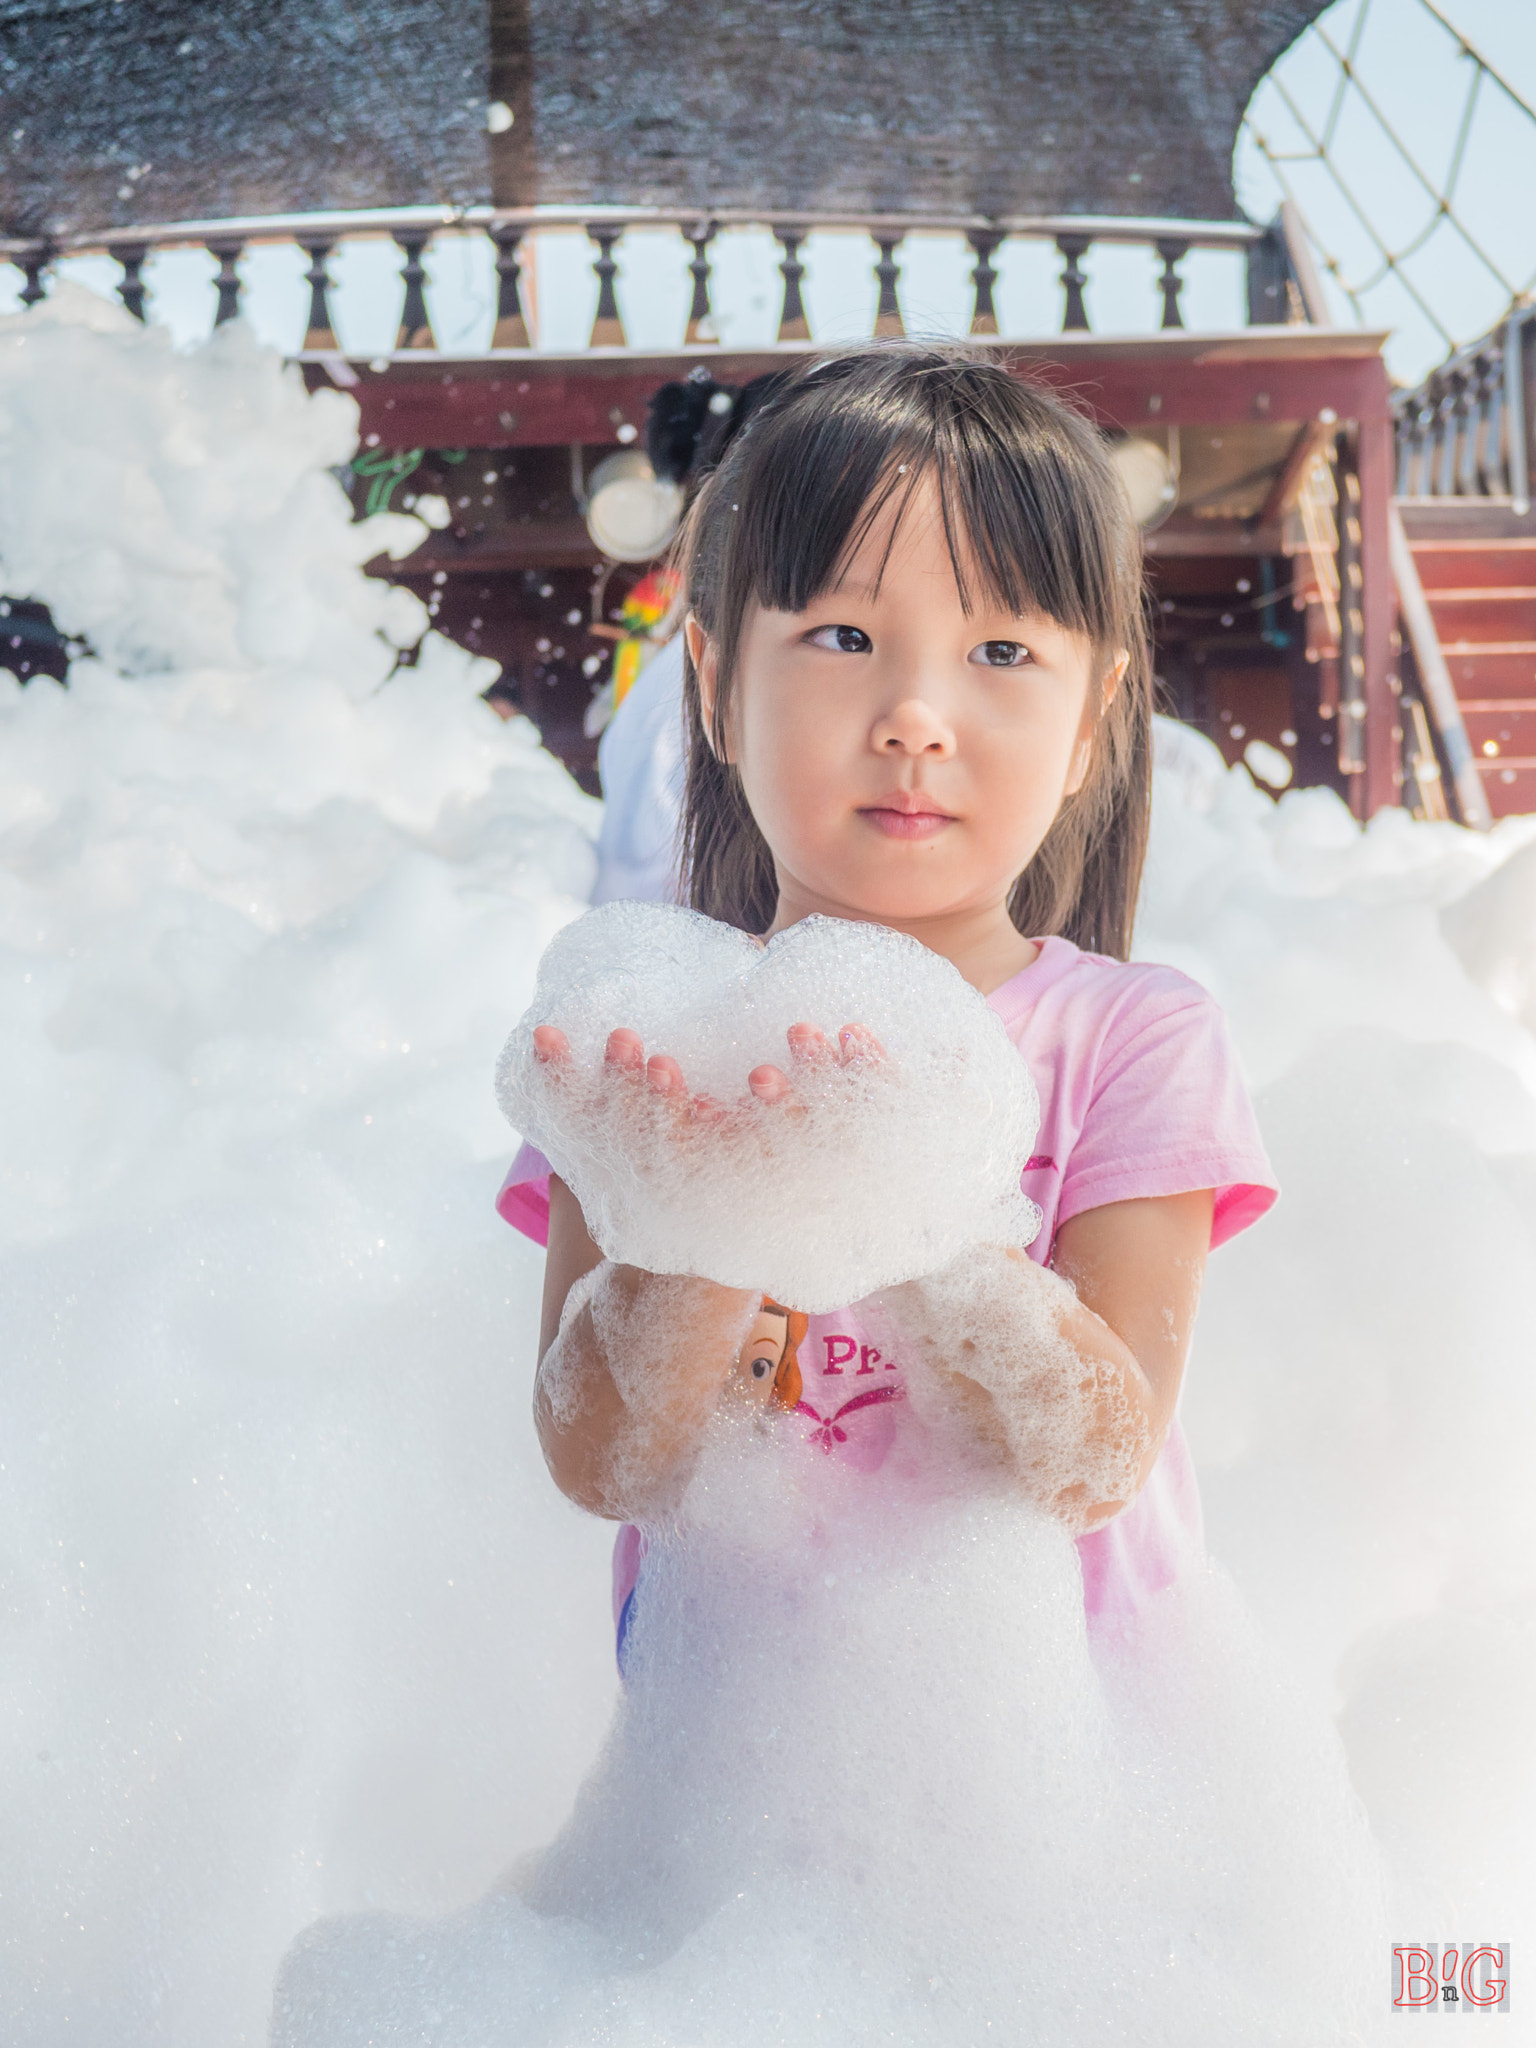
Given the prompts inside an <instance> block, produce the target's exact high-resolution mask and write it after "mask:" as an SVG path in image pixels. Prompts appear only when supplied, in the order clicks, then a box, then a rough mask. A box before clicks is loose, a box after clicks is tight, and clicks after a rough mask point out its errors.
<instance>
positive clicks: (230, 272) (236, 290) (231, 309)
mask: <svg viewBox="0 0 1536 2048" xmlns="http://www.w3.org/2000/svg"><path fill="white" fill-rule="evenodd" d="M203 246H204V248H205V249H206V250H207V251H208V254H209V255H210V256H216V257H217V258H218V263H219V274H218V276H217V277H216V278H215V279H214V280H213V281H214V284H215V286H216V287H217V288H218V294H219V304H218V309H217V311H216V312H215V313H214V316H213V324H214V326H215V327H222V326H223V325H224V323H225V322H226V321H227V320H234V319H236V318H238V316H239V312H240V271H239V268H238V265H239V262H240V252H241V250H242V249H243V248H244V247H245V244H244V242H205V243H204V244H203Z"/></svg>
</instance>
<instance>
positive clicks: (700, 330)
mask: <svg viewBox="0 0 1536 2048" xmlns="http://www.w3.org/2000/svg"><path fill="white" fill-rule="evenodd" d="M714 238H715V224H714V222H713V221H712V220H701V221H696V222H695V223H694V225H693V226H692V227H691V228H689V229H688V230H687V235H686V239H687V240H688V241H690V242H691V243H692V244H693V261H692V262H691V263H690V264H689V266H688V269H689V272H690V274H691V275H692V278H693V303H692V305H691V306H690V307H689V308H688V326H687V329H686V331H685V333H684V335H683V346H684V347H685V348H694V347H696V346H697V345H698V344H699V343H701V342H711V341H718V340H719V339H720V334H719V330H718V329H717V328H716V326H715V316H714V314H713V313H712V312H711V311H710V309H709V245H710V243H711V242H712V241H713V240H714Z"/></svg>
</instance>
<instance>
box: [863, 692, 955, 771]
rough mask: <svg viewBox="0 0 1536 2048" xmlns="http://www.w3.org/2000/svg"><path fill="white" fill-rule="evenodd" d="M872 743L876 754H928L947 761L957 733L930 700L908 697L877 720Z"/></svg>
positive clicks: (953, 749) (871, 737)
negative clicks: (954, 732) (950, 727)
mask: <svg viewBox="0 0 1536 2048" xmlns="http://www.w3.org/2000/svg"><path fill="white" fill-rule="evenodd" d="M870 743H871V745H872V746H873V747H874V749H875V752H876V753H877V754H912V755H918V754H927V755H931V756H932V757H933V758H934V759H935V760H938V761H947V760H948V759H949V758H950V756H951V755H952V754H953V753H954V751H955V736H954V734H953V733H952V732H951V731H950V729H949V727H948V725H947V724H946V723H945V722H944V720H943V719H942V718H941V717H940V716H939V714H938V712H937V711H935V710H934V708H933V706H932V705H931V704H928V703H925V702H924V700H923V699H922V698H921V697H907V698H905V699H904V700H903V701H902V702H901V703H900V704H897V705H894V706H893V707H892V709H891V710H889V711H887V712H884V713H883V714H882V715H881V716H880V717H879V718H877V719H876V721H875V726H874V730H873V732H872V733H871V734H870Z"/></svg>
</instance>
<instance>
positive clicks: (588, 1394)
mask: <svg viewBox="0 0 1536 2048" xmlns="http://www.w3.org/2000/svg"><path fill="white" fill-rule="evenodd" d="M759 1299H760V1297H759V1296H758V1295H756V1294H752V1293H746V1292H741V1293H737V1292H734V1291H732V1290H729V1289H726V1288H721V1287H716V1286H712V1285H710V1284H709V1283H707V1282H701V1281H699V1280H696V1279H692V1278H688V1277H685V1276H681V1275H672V1274H653V1273H642V1272H639V1271H637V1270H636V1269H635V1268H634V1267H630V1266H615V1265H613V1264H612V1263H611V1262H610V1261H608V1260H604V1261H603V1263H602V1264H601V1265H599V1266H595V1267H594V1268H593V1269H592V1271H591V1272H590V1273H586V1274H584V1275H583V1276H582V1277H581V1279H579V1280H578V1281H576V1283H575V1284H574V1285H573V1286H572V1288H571V1290H570V1292H569V1294H568V1295H567V1296H566V1299H565V1306H564V1308H563V1310H562V1312H561V1316H560V1331H559V1335H558V1336H557V1338H556V1340H555V1342H554V1343H553V1344H552V1345H551V1346H550V1348H549V1350H548V1351H547V1352H546V1354H545V1356H544V1360H543V1363H542V1364H541V1366H540V1368H539V1379H538V1398H539V1403H540V1406H541V1408H542V1411H543V1413H544V1415H545V1416H546V1417H547V1418H548V1421H549V1423H550V1424H551V1425H552V1426H553V1428H554V1430H555V1431H556V1432H559V1433H561V1434H567V1433H571V1434H575V1435H577V1436H579V1437H580V1439H581V1441H582V1452H583V1455H582V1458H581V1461H580V1462H581V1467H582V1471H583V1474H584V1478H585V1482H586V1483H585V1485H584V1487H583V1492H584V1493H586V1494H588V1495H590V1496H595V1497H598V1498H601V1500H602V1501H604V1502H605V1503H606V1504H607V1506H608V1508H609V1509H611V1510H613V1511H616V1512H617V1511H622V1512H623V1513H625V1514H634V1515H636V1516H639V1517H642V1518H643V1516H644V1515H645V1513H646V1512H647V1511H648V1510H655V1509H658V1508H664V1507H666V1506H667V1505H669V1504H670V1502H671V1501H672V1499H673V1498H674V1497H675V1495H676V1493H677V1491H678V1489H679V1486H680V1484H681V1482H682V1481H684V1480H685V1479H686V1476H687V1472H688V1470H689V1468H690V1467H691V1464H692V1460H693V1457H694V1455H695V1454H696V1452H697V1449H698V1444H699V1441H700V1439H701V1437H702V1434H703V1431H704V1428H705V1425H706V1424H707V1422H708V1419H709V1416H710V1414H711V1413H712V1412H713V1410H714V1407H715V1404H716V1402H717V1400H718V1398H719V1393H720V1386H721V1383H722V1381H723V1380H724V1378H725V1376H726V1374H727V1373H728V1372H729V1371H730V1368H731V1365H732V1363H733V1361H734V1360H735V1358H736V1356H737V1353H738V1352H739V1351H740V1349H741V1346H742V1345H743V1344H744V1343H745V1341H746V1339H747V1336H748V1334H749V1332H750V1330H751V1327H752V1321H753V1317H754V1316H755V1315H756V1313H757V1307H758V1301H759ZM610 1389H611V1391H610ZM614 1394H616V1395H617V1396H618V1404H619V1406H618V1409H617V1411H616V1410H615V1406H614V1402H613V1398H612V1396H613V1395H614ZM589 1504H590V1502H589Z"/></svg>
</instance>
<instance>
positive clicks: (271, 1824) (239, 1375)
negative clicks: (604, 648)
mask: <svg viewBox="0 0 1536 2048" xmlns="http://www.w3.org/2000/svg"><path fill="white" fill-rule="evenodd" d="M0 431H3V435H4V439H5V446H6V450H7V460H6V462H5V463H4V465H0V534H3V536H4V549H5V553H4V558H3V566H0V589H8V590H10V591H11V592H13V593H17V594H25V593H26V592H28V591H33V592H36V593H37V594H39V595H41V596H43V597H45V598H47V599H49V600H50V601H51V602H52V603H54V604H55V605H56V606H57V607H58V616H59V618H60V621H61V623H62V624H63V625H64V626H65V627H67V628H69V629H70V630H73V631H76V632H82V633H87V634H88V635H89V637H90V640H91V643H92V645H93V646H95V647H96V648H97V649H98V650H102V649H106V648H112V649H114V650H115V657H114V658H115V659H117V660H120V661H122V662H124V663H128V662H129V661H130V659H131V663H132V666H133V667H134V668H135V669H136V670H137V671H138V672H137V673H135V674H134V675H132V676H131V677H130V676H125V675H124V674H123V673H122V672H121V670H120V669H119V668H116V667H112V666H108V665H107V663H106V661H105V660H104V659H103V660H95V661H91V660H83V661H80V662H77V663H76V664H75V666H74V669H73V671H72V674H71V679H70V686H69V688H68V690H67V691H64V690H60V689H59V688H58V687H57V686H56V685H55V684H53V683H52V682H50V681H48V680H46V679H42V680H39V681H36V682H34V683H32V684H31V685H29V686H28V687H27V688H25V689H21V688H18V687H17V686H16V685H15V683H14V682H13V681H12V679H11V678H10V677H8V676H5V675H0V1125H3V1129H4V1133H5V1140H4V1144H3V1146H0V1222H3V1239H0V1243H3V1250H0V1292H3V1301H4V1310H3V1327H4V1332H5V1338H4V1347H3V1354H0V1361H3V1362H0V1813H3V1815H4V1825H3V1826H0V2040H3V2041H4V2042H5V2044H6V2048H58V2044H61V2043H64V2042H70V2041H83V2042H92V2043H101V2044H111V2048H134V2044H138V2043H149V2042H156V2043H160V2042H169V2043H176V2044H186V2048H193V2044H198V2048H208V2044H213V2043H218V2044H221V2048H222V2044H231V2048H233V2044H237V2043H242V2042H243V2043H256V2042H259V2041H261V2040H263V2039H264V2038H265V2031H266V2014H267V2009H268V2006H269V2003H270V1999H271V1989H272V1980H273V1974H274V1971H275V1969H276V1966H277V1961H278V1958H279V1957H280V1955H281V1954H282V1952H283V1949H284V1948H285V1946H286V1945H287V1943H288V1942H289V1941H290V1940H291V1939H292V1937H293V1935H294V1934H295V1933H296V1932H297V1930H298V1929H299V1928H301V1927H303V1926H305V1925H306V1924H307V1923H308V1922H309V1921H311V1920H313V1919H314V1918H315V1916H316V1915H317V1914H319V1913H322V1912H325V1911H327V1910H331V1909H333V1908H335V1907H338V1906H341V1905H349V1904H362V1903H365V1902H366V1898H367V1895H368V1894H369V1893H370V1892H372V1893H373V1894H374V1895H375V1896H376V1897H378V1898H379V1899H381V1900H387V1901H393V1902H401V1903H403V1902H405V1901H407V1900H409V1901H412V1902H414V1903H415V1904H416V1905H417V1906H418V1907H419V1908H420V1909H422V1910H443V1909H447V1908H448V1907H450V1906H453V1905H457V1904H459V1903H461V1902H462V1900H463V1898H464V1897H465V1896H467V1895H469V1894H470V1893H471V1892H472V1891H473V1890H474V1889H476V1888H477V1887H479V1886H481V1885H484V1884H486V1883H488V1882H489V1881H490V1879H491V1878H492V1876H493V1875H494V1874H495V1872H496V1870H497V1869H498V1868H499V1866H500V1863H501V1861H502V1859H503V1857H504V1856H505V1854H506V1853H507V1850H508V1847H509V1846H512V1847H515V1846H516V1845H517V1844H518V1842H519V1841H521V1840H524V1839H527V1840H536V1839H538V1838H539V1837H540V1836H541V1835H547V1834H549V1833H551V1832H552V1831H553V1830H554V1828H555V1827H556V1826H557V1825H558V1824H559V1821H560V1819H561V1816H562V1813H563V1811H564V1808H565V1806H566V1804H567V1803H568V1800H569V1795H570V1789H571V1787H572V1786H573V1785H574V1784H575V1783H576V1782H577V1780H578V1779H579V1776H580V1773H581V1771H582V1769H583V1768H584V1767H585V1764H586V1762H587V1761H588V1760H589V1758H590V1755H591V1752H592V1750H593V1748H594V1746H595V1745H596V1743H597V1741H598V1740H599V1738H600V1736H601V1732H602V1728H603V1724H604V1722H605V1720H606V1717H607V1712H608V1705H609V1699H610V1696H611V1691H612V1684H613V1679H612V1667H613V1658H612V1645H611V1639H610V1637H609V1633H608V1631H607V1629H606V1628H605V1626H604V1606H605V1602H606V1597H607V1551H608V1547H609V1546H608V1543H607V1540H606V1532H605V1531H603V1530H602V1529H601V1528H600V1527H598V1526H597V1525H596V1524H587V1523H586V1522H584V1521H583V1519H582V1518H581V1517H579V1516H578V1515H576V1513H575V1512H574V1510H569V1509H565V1508H564V1506H563V1504H560V1503H556V1502H555V1501H553V1500H552V1499H551V1498H550V1494H549V1490H548V1487H547V1482H546V1480H545V1478H544V1473H543V1467H542V1463H541V1461H540V1459H539V1456H538V1452H537V1448H536V1447H535V1445H534V1444H533V1442H532V1439H531V1433H530V1431H529V1429H528V1426H527V1412H528V1399H527V1385H528V1381H527V1365H528V1341H529V1337H528V1332H529V1326H530V1321H531V1319H532V1318H533V1316H534V1315H535V1313H536V1303H537V1290H538V1272H539V1260H538V1257H537V1255H536V1254H535V1253H534V1252H533V1251H532V1250H531V1248H529V1247H527V1246H526V1245H524V1244H523V1243H522V1242H521V1240H518V1239H515V1238H514V1237H513V1235H512V1233H510V1232H509V1231H508V1230H507V1229H506V1228H505V1226H504V1225H503V1224H501V1223H500V1221H499V1220H498V1219H497V1217H496V1216H495V1214H494V1211H493V1209H492V1206H491V1205H492V1200H493V1197H494V1193H495V1189H496V1185H497V1181H498V1178H499V1176H500V1173H501V1172H502V1170H503V1169H504V1166H505V1158H506V1145H507V1133H506V1126H505V1124H504V1122H503V1121H502V1119H501V1117H500V1115H499V1113H498V1111H497V1109H496V1104H495V1100H494V1098H493V1096H492V1093H491V1090H490V1086H489V1081H488V1076H489V1070H490V1066H491V1063H492V1061H493V1060H494V1057H495V1053H496V1049H497V1047H498V1046H499V1044H500V1042H501V1039H502V1037H503V1035H504V1034H505V1031H506V1028H507V1020H508V1018H509V1017H512V1016H515V1015H516V1014H517V1012H518V1011H519V1010H520V1009H521V1008H522V1007H523V1006H524V1004H526V1002H527V1001H528V998H529V995H530V993H531V990H532V985H533V972H534V965H535V963H536V961H537V958H538V955H539V953H540V951H541V949H542V947H543V946H544V944H545V942H546V941H547V939H548V938H549V936H550V935H551V933H552V932H553V931H554V930H555V929H556V927H557V926H558V925H559V924H560V923H561V922H562V920H564V919H565V918H567V917H569V916H570V915H572V914H573V913H574V911H575V910H576V909H577V908H579V905H580V899H582V898H583V897H584V896H585V894H586V893H587V891H588V889H589V888H590V886H591V878H592V874H593V871H594V865H595V862H594V856H593V849H592V844H591V836H592V834H593V832H594V830H595V823H596V818H597V806H596V805H595V804H593V803H592V802H591V801H590V799H588V798H586V797H584V796H582V795H581V794H580V792H579V791H577V790H576V789H575V788H574V786H573V785H572V784H571V782H570V781H569V780H568V778H567V777H566V775H565V774H564V772H563V770H561V769H560V768H559V767H558V766H557V764H556V763H555V762H553V761H552V760H550V758H549V757H548V756H547V755H545V754H544V753H542V752H541V750H540V749H539V748H538V746H537V743H536V740H535V738H534V735H533V733H532V730H531V728H530V727H528V726H527V725H525V724H520V723H514V724H512V725H503V724H502V723H501V721H500V720H499V719H497V718H496V717H495V715H494V714H493V713H492V712H491V711H490V710H489V708H488V707H487V706H486V705H484V704H482V703H481V702H479V700H478V695H477V693H478V691H479V690H481V689H483V688H484V687H485V684H486V682H487V681H488V680H489V679H490V676H491V675H492V674H493V673H494V671H493V670H492V668H491V666H490V664H488V663H484V662H478V661H475V660H473V659H471V658H470V657H469V656H467V655H465V654H463V653H461V652H460V650H459V649H457V648H455V647H453V646H452V645H450V644H448V643H446V642H443V641H441V640H437V639H435V638H429V639H428V640H427V641H426V642H425V644H424V647H423V650H422V660H421V663H420V666H418V667H415V668H407V669H403V670H402V671H401V672H400V673H399V674H397V675H395V676H394V677H393V678H391V679H390V680H388V681H386V680H385V678H386V677H387V676H388V674H389V670H390V668H391V666H392V664H393V662H394V659H395V649H394V647H393V646H392V645H391V644H390V641H391V640H392V639H395V638H410V637H414V634H415V633H416V632H419V630H420V627H421V624H422V623H423V620H422V617H421V612H420V608H419V607H418V606H416V605H415V603H414V600H407V603H406V605H405V606H404V608H403V610H402V607H401V605H400V604H399V602H398V601H397V598H398V594H396V595H392V594H391V593H390V592H389V591H388V590H387V589H386V587H385V586H383V585H381V584H380V583H377V582H374V581H370V580H368V579H366V578H364V577H363V576H362V575H360V574H359V573H358V570H357V568H356V564H357V562H358V561H359V560H361V559H364V558H366V557H368V556H371V555H374V554H376V553H377V552H379V550H380V548H381V546H383V545H385V544H386V543H388V542H389V541H390V540H391V539H398V538H399V537H400V534H401V529H405V528H413V522H410V521H399V522H394V521H391V522H387V523H385V524H384V525H383V526H382V527H381V526H380V525H379V524H378V523H377V522H373V523H370V525H369V526H367V527H354V526H353V525H352V524H351V523H350V514H349V509H348V506H347V503H346V500H345V498H344V496H343V494H342V493H341V491H340V490H339V489H338V487H337V485H336V483H335V481H334V479H333V478H332V477H330V476H329V475H328V474H327V470H328V467H329V465H330V464H332V463H334V462H336V461H338V460H340V459H342V458H343V457H344V456H345V455H346V453H347V452H348V450H349V449H350V448H351V446H352V445H353V443H354V441H355V435H356V418H355V411H354V408H353V407H352V405H351V403H350V401H345V400H342V399H340V398H339V397H334V396H333V397H331V398H328V399H327V398H319V399H315V400H310V399H308V398H306V396H305V394H304V391H303V387H302V385H301V384H299V383H298V381H297V379H296V377H295V376H294V375H292V374H291V373H285V372H283V370H282V369H281V366H280V365H279V363H278V362H277V361H276V359H275V358H273V357H271V356H270V355H266V354H264V353H262V352H259V351H258V350H257V349H256V348H255V347H254V345H253V344H252V343H251V342H250V341H249V339H248V338H247V337H245V336H244V335H242V334H241V333H240V332H239V330H238V329H237V328H235V327H230V328H227V329H224V330H221V333H220V335H219V337H218V338H217V339H216V341H215V342H214V343H212V344H211V345H210V346H209V347H208V348H206V349H203V350H200V351H199V352H197V353H196V354H195V355H191V356H179V355H177V354H175V353H174V352H173V351H172V350H171V349H170V348H169V346H168V345H167V343H166V341H165V337H164V336H163V335H157V334H154V333H152V332H151V333H146V332H145V331H144V330H143V329H141V328H140V327H139V326H138V325H137V323H136V322H134V321H132V320H130V319H129V318H128V317H127V316H126V315H114V314H113V313H112V311H111V309H109V308H105V307H103V306H101V305H100V304H99V303H98V302H95V301H91V300H86V299H83V298H82V297H81V296H80V295H76V294H66V293H64V292H63V291H61V292H60V293H59V295H58V296H57V297H56V298H55V299H53V300H51V301H49V302H48V303H47V304H46V305H45V306H44V307H41V308H39V309H38V311H37V312H35V313H33V314H31V315H29V316H26V318H24V319H21V320H12V321H8V322H4V323H0ZM414 530H415V531H416V532H417V533H418V534H419V529H414ZM23 543H24V549H23ZM17 562H24V563H25V568H24V569H22V568H18V567H16V566H15V564H16V563H17ZM157 568H158V569H159V570H160V571H161V572H162V573H161V574H160V577H159V580H158V581H156V580H155V578H154V576H153V575H150V574H149V572H151V571H154V570H156V569H157ZM146 577H147V578H148V580H146ZM305 620H307V621H308V624H307V625H303V622H304V621H305ZM0 624H3V621H0ZM301 625H302V627H303V630H302V631H301ZM248 630H249V632H250V633H251V634H252V635H254V636H255V637H254V640H253V641H250V642H248V641H247V639H246V638H245V635H246V633H247V631H248ZM381 633H382V634H384V636H385V637H383V638H381V637H380V635H381ZM273 635H287V636H289V639H288V645H287V651H286V652H284V653H282V654H281V655H275V654H273V653H272V651H271V639H272V636H273ZM3 651H4V640H3V636H0V655H3ZM546 1670H552V1671H553V1672H554V1673H555V1674H556V1675H555V1677H554V1679H553V1682H545V1681H544V1680H543V1678H542V1676H541V1674H542V1673H544V1672H545V1671H546Z"/></svg>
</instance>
